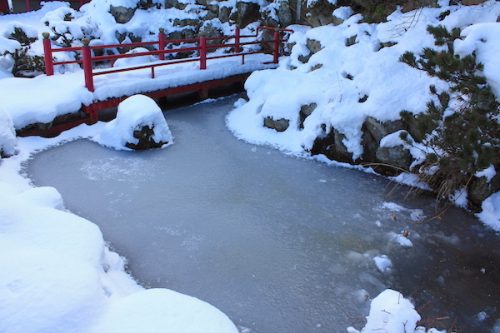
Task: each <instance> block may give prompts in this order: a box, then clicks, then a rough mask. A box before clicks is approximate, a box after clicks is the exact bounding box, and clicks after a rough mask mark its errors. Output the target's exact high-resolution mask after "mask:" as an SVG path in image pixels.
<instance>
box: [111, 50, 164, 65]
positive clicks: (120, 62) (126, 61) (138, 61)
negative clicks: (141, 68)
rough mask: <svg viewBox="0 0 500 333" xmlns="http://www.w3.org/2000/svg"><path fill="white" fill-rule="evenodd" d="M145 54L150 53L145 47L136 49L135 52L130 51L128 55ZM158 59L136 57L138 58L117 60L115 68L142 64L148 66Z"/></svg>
mask: <svg viewBox="0 0 500 333" xmlns="http://www.w3.org/2000/svg"><path fill="white" fill-rule="evenodd" d="M143 52H149V50H148V49H146V48H144V47H136V48H135V49H133V50H130V51H128V52H127V53H126V54H137V53H143ZM157 60H158V58H157V57H154V56H152V55H149V56H136V57H130V58H121V59H117V60H116V61H115V63H114V64H113V67H132V66H136V65H142V64H147V63H150V62H154V61H157Z"/></svg>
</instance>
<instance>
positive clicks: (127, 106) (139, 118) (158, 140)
mask: <svg viewBox="0 0 500 333" xmlns="http://www.w3.org/2000/svg"><path fill="white" fill-rule="evenodd" d="M145 126H147V127H148V128H149V129H151V130H152V135H151V137H150V138H147V139H148V140H152V141H153V143H155V144H160V145H163V146H166V145H167V144H168V143H172V140H173V138H172V133H170V129H169V128H168V124H167V121H166V120H165V117H164V116H163V113H162V111H161V109H160V107H159V106H158V105H156V102H155V101H154V100H153V99H151V98H149V97H147V96H144V95H135V96H131V97H129V98H127V99H126V100H124V101H123V102H121V103H120V105H119V106H118V113H117V115H116V118H115V119H114V120H112V121H111V122H109V123H107V124H106V126H105V127H104V129H103V130H102V131H101V133H99V134H98V135H96V136H95V137H94V138H93V140H94V141H96V142H98V143H100V144H102V145H104V146H107V147H111V148H115V149H125V150H127V149H130V148H128V147H127V145H128V144H133V145H137V144H138V143H139V138H137V137H135V136H134V132H135V131H140V130H141V129H142V128H143V127H145Z"/></svg>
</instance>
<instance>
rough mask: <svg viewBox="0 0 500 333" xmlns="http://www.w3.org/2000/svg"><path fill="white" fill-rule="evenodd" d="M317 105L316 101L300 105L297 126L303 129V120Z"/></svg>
mask: <svg viewBox="0 0 500 333" xmlns="http://www.w3.org/2000/svg"><path fill="white" fill-rule="evenodd" d="M317 107H318V104H316V103H309V104H304V105H302V106H301V107H300V111H299V128H300V129H303V128H304V121H305V120H306V118H307V117H309V116H310V115H311V114H312V113H313V111H314V110H316V108H317Z"/></svg>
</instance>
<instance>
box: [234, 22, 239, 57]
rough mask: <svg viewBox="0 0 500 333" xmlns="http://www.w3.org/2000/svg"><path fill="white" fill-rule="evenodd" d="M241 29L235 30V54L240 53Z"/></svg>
mask: <svg viewBox="0 0 500 333" xmlns="http://www.w3.org/2000/svg"><path fill="white" fill-rule="evenodd" d="M240 51H241V49H240V27H236V29H235V30H234V52H236V53H240Z"/></svg>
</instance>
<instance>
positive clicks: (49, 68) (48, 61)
mask: <svg viewBox="0 0 500 333" xmlns="http://www.w3.org/2000/svg"><path fill="white" fill-rule="evenodd" d="M42 36H43V60H44V62H45V74H47V76H52V75H54V62H53V59H52V45H51V43H50V34H49V33H48V32H44V33H42Z"/></svg>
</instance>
